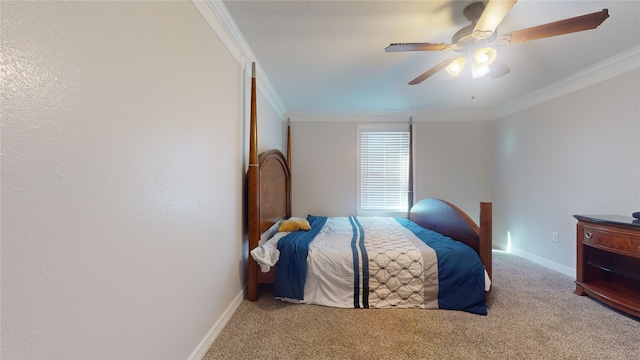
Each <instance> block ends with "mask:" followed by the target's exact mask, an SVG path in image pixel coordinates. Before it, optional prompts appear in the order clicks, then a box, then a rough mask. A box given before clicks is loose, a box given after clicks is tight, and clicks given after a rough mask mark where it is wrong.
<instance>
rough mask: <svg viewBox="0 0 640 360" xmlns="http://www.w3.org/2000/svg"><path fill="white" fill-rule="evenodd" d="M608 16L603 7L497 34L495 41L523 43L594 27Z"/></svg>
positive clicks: (499, 43) (511, 43) (498, 42)
mask: <svg viewBox="0 0 640 360" xmlns="http://www.w3.org/2000/svg"><path fill="white" fill-rule="evenodd" d="M608 17H609V10H607V9H603V10H602V11H598V12H594V13H591V14H587V15H582V16H576V17H573V18H569V19H564V20H560V21H556V22H552V23H548V24H543V25H538V26H534V27H530V28H527V29H523V30H518V31H513V32H510V33H507V34H503V35H500V36H498V38H497V39H496V43H497V44H498V45H513V44H519V43H523V42H525V41H532V40H538V39H544V38H548V37H552V36H557V35H564V34H570V33H573V32H578V31H583V30H590V29H595V28H597V27H598V26H599V25H600V24H602V22H603V21H605V20H606V19H607V18H608Z"/></svg>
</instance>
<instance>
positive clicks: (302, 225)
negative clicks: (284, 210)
mask: <svg viewBox="0 0 640 360" xmlns="http://www.w3.org/2000/svg"><path fill="white" fill-rule="evenodd" d="M298 230H311V225H310V224H309V222H308V221H307V219H300V218H290V219H287V220H282V221H281V222H280V227H279V228H278V231H280V232H291V231H298Z"/></svg>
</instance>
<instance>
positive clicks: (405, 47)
mask: <svg viewBox="0 0 640 360" xmlns="http://www.w3.org/2000/svg"><path fill="white" fill-rule="evenodd" d="M448 46H449V44H430V43H400V44H391V45H389V46H387V47H386V48H385V49H384V51H385V52H396V51H440V50H448V49H447V47H448Z"/></svg>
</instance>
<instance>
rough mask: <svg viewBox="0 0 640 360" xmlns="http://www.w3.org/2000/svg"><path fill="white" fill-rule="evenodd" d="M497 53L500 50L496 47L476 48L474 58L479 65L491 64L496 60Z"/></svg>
mask: <svg viewBox="0 0 640 360" xmlns="http://www.w3.org/2000/svg"><path fill="white" fill-rule="evenodd" d="M497 55H498V51H496V49H494V48H492V47H484V48H480V49H478V50H476V52H475V53H474V54H473V59H474V60H475V62H476V63H477V64H478V65H481V66H489V65H491V64H492V63H493V62H494V61H495V60H496V56H497Z"/></svg>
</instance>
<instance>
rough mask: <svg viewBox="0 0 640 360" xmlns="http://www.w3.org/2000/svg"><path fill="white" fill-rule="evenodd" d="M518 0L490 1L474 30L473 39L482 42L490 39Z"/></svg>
mask: <svg viewBox="0 0 640 360" xmlns="http://www.w3.org/2000/svg"><path fill="white" fill-rule="evenodd" d="M516 2H517V0H490V1H489V2H488V3H487V5H486V6H485V8H484V11H483V12H482V15H480V18H479V19H478V22H477V23H476V26H475V27H474V28H473V33H472V35H473V37H474V38H476V39H478V40H482V39H486V38H488V37H490V36H491V35H492V34H493V32H494V31H496V28H497V27H498V25H500V23H501V22H502V20H503V19H504V17H505V16H507V13H509V10H511V8H512V7H513V5H515V4H516Z"/></svg>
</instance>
